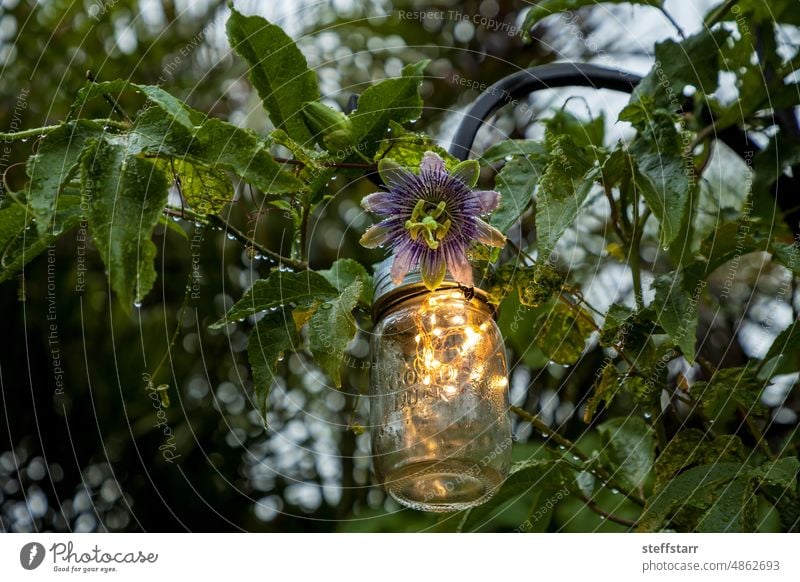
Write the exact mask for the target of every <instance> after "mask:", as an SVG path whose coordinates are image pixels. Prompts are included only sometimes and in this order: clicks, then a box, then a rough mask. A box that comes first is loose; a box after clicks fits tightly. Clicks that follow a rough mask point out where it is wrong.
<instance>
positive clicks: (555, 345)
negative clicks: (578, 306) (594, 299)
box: [531, 302, 594, 365]
mask: <svg viewBox="0 0 800 582" xmlns="http://www.w3.org/2000/svg"><path fill="white" fill-rule="evenodd" d="M581 313H583V316H579V315H577V314H576V313H575V312H574V311H573V310H572V309H570V308H569V307H567V306H566V305H564V304H563V303H560V302H557V303H554V304H553V305H552V307H551V308H550V309H549V310H548V311H546V312H545V313H544V314H543V315H542V316H541V317H539V320H538V321H537V322H536V325H535V326H534V329H533V330H531V332H532V333H534V334H535V337H534V339H533V345H535V346H536V347H537V348H539V349H540V350H542V352H544V353H545V354H546V355H547V356H548V357H549V358H550V359H551V360H553V361H554V362H556V363H557V364H563V365H569V364H574V363H575V362H577V361H578V359H579V358H580V357H581V354H582V353H583V350H584V348H585V347H586V340H587V339H588V338H589V335H591V333H592V332H593V331H594V327H593V326H592V324H591V323H589V322H590V321H591V315H589V314H588V313H586V312H585V311H581ZM587 318H588V320H587Z"/></svg>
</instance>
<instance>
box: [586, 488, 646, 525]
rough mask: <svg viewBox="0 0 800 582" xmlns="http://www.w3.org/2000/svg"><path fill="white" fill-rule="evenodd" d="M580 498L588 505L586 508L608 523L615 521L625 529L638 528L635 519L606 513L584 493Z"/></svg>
mask: <svg viewBox="0 0 800 582" xmlns="http://www.w3.org/2000/svg"><path fill="white" fill-rule="evenodd" d="M579 497H580V498H581V501H583V503H584V504H585V505H586V507H588V508H589V509H591V510H592V511H594V512H595V513H596V514H597V515H600V516H602V517H604V518H605V519H607V520H608V521H613V522H614V523H618V524H619V525H624V526H625V527H636V525H637V523H638V522H636V521H635V520H633V519H628V518H625V517H620V516H619V515H614V514H613V513H610V512H608V511H606V510H605V509H603V508H602V507H600V506H599V505H598V504H597V502H596V501H594V500H592V499H590V498H588V497H586V495H584V494H582V493H581V494H580V495H579Z"/></svg>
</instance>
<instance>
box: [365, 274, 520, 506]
mask: <svg viewBox="0 0 800 582" xmlns="http://www.w3.org/2000/svg"><path fill="white" fill-rule="evenodd" d="M385 271H386V269H385V268H384V269H383V271H380V270H379V272H378V273H376V283H377V285H376V295H375V300H374V315H375V319H376V327H375V330H374V335H373V337H372V346H371V347H372V364H371V371H370V384H371V398H370V434H371V438H372V455H373V466H374V470H375V474H376V476H377V478H378V479H379V480H380V481H381V482H382V483H383V484H384V486H385V488H386V490H387V492H388V493H389V495H391V496H392V497H393V498H394V499H396V500H397V501H398V502H400V503H401V504H403V505H405V506H408V507H412V508H414V509H420V510H424V511H436V512H446V511H458V510H461V509H466V508H469V507H473V506H475V505H479V504H481V503H484V502H485V501H487V500H488V499H489V498H490V497H491V496H492V495H493V494H494V493H495V492H496V491H497V489H498V488H499V486H500V485H501V484H502V482H503V480H504V478H505V477H506V475H507V474H508V469H509V467H510V464H511V421H510V418H509V415H508V408H509V407H508V366H507V363H506V356H505V350H504V347H503V339H502V336H501V335H500V330H499V329H498V327H497V324H496V323H495V321H494V313H493V309H492V308H491V306H490V305H489V304H488V303H487V302H486V295H485V293H484V292H483V291H482V290H481V289H479V288H477V287H474V288H471V289H464V288H461V287H459V286H458V285H457V284H456V283H455V282H453V281H449V280H445V282H444V283H443V284H442V285H441V286H440V288H438V289H437V290H436V291H433V292H430V291H428V290H427V289H425V287H424V286H423V285H422V284H421V282H420V280H419V275H418V273H417V274H413V273H412V274H411V275H409V276H408V277H407V278H406V280H404V282H403V284H402V285H399V286H396V285H393V284H391V282H390V280H389V279H388V273H387V272H385Z"/></svg>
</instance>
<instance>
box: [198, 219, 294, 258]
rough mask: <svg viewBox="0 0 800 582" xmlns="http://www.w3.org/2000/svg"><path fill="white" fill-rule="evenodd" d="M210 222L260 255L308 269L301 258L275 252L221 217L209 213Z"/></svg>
mask: <svg viewBox="0 0 800 582" xmlns="http://www.w3.org/2000/svg"><path fill="white" fill-rule="evenodd" d="M208 219H209V221H210V222H212V223H214V224H216V225H217V226H219V227H221V228H222V229H223V230H224V231H226V232H227V233H230V234H231V235H233V237H234V238H235V239H236V240H238V241H239V242H241V243H242V244H244V245H246V246H251V247H253V248H254V249H255V250H256V251H258V252H259V253H261V254H262V255H265V256H268V257H269V258H271V259H272V260H273V261H276V262H278V263H280V264H283V265H286V266H287V267H291V268H292V269H294V270H296V271H304V270H306V269H308V263H306V262H305V261H302V260H296V259H291V258H289V257H284V256H283V255H281V254H280V253H276V252H275V251H273V250H271V249H268V248H267V247H265V246H264V245H262V244H260V243H258V242H256V241H254V240H253V239H251V238H250V237H248V236H247V235H246V234H245V233H243V232H242V231H241V230H239V229H238V228H236V227H235V226H233V225H232V224H230V223H229V222H227V221H225V220H223V219H222V218H221V217H219V216H217V215H215V214H211V215H209V216H208Z"/></svg>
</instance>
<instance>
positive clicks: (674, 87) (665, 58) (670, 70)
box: [631, 28, 730, 112]
mask: <svg viewBox="0 0 800 582" xmlns="http://www.w3.org/2000/svg"><path fill="white" fill-rule="evenodd" d="M729 35H730V33H729V32H728V31H727V30H725V29H721V28H718V29H716V30H713V31H712V30H708V29H703V30H701V31H700V32H698V33H697V34H694V35H692V36H690V37H688V38H687V39H685V40H683V41H681V42H675V41H674V40H672V39H667V40H665V41H663V42H660V43H657V44H656V50H655V53H656V55H655V63H656V64H655V65H654V66H653V68H652V69H651V70H650V72H649V73H648V74H647V75H646V76H645V78H644V79H642V81H641V82H640V83H639V84H638V85H637V86H636V89H635V90H634V92H633V95H632V96H631V102H632V103H635V102H637V101H639V100H641V99H642V97H644V96H647V97H651V98H652V99H653V101H654V103H655V105H656V106H657V107H660V108H665V109H669V110H670V111H673V112H675V111H678V110H679V109H681V107H682V106H683V103H684V97H683V90H684V87H686V86H687V85H692V86H694V87H695V88H696V89H697V91H698V92H700V93H703V94H705V95H710V94H711V93H713V92H714V91H716V90H717V81H718V79H717V75H718V72H719V69H720V47H721V46H722V45H723V44H724V43H725V41H726V39H727V38H728V36H729Z"/></svg>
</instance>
